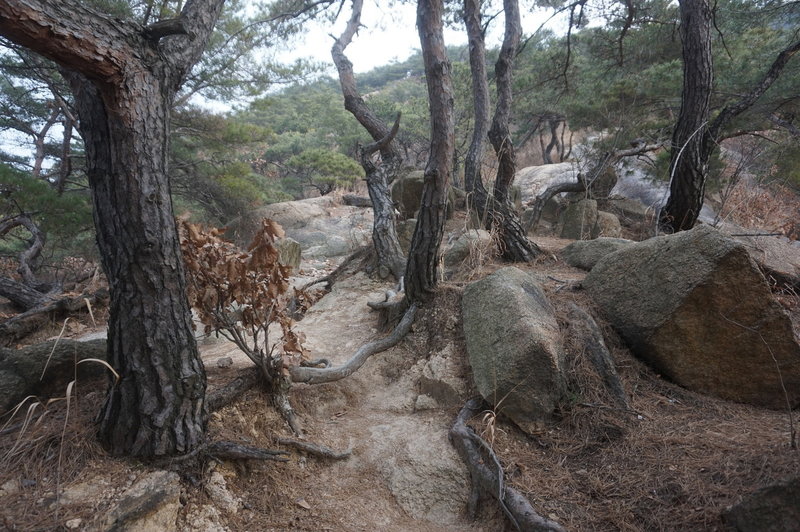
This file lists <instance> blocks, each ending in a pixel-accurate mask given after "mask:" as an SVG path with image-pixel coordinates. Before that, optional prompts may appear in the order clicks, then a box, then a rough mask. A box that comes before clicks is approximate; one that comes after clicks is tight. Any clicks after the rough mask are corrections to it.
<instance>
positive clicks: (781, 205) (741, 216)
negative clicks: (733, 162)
mask: <svg viewBox="0 0 800 532" xmlns="http://www.w3.org/2000/svg"><path fill="white" fill-rule="evenodd" d="M798 204H800V196H799V195H798V193H797V192H796V191H795V190H794V189H792V188H790V187H788V186H785V185H781V184H777V183H771V184H769V185H760V184H756V183H752V182H750V181H749V180H744V179H742V180H740V181H739V182H737V183H736V184H735V185H734V186H733V187H732V189H731V190H730V193H729V194H728V195H727V197H726V200H725V203H724V205H722V208H721V210H720V213H719V216H720V219H722V220H727V221H731V222H733V223H736V224H738V225H741V226H742V227H753V228H759V229H762V230H768V231H775V232H778V233H781V234H783V235H784V236H786V237H788V238H791V239H793V240H798V239H800V221H798V216H797V211H798V209H797V206H798Z"/></svg>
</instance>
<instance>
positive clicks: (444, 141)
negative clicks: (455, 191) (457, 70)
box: [405, 0, 455, 303]
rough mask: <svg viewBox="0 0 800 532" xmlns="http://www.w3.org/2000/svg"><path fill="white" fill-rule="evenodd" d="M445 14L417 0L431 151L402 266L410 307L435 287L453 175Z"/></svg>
mask: <svg viewBox="0 0 800 532" xmlns="http://www.w3.org/2000/svg"><path fill="white" fill-rule="evenodd" d="M443 12H444V6H443V1H442V0H419V1H418V3H417V29H418V30H419V40H420V44H421V46H422V58H423V61H424V62H425V79H426V82H427V85H428V101H429V104H430V117H431V148H430V154H429V156H428V163H427V165H426V166H425V177H424V182H423V187H422V200H421V202H420V208H419V215H418V217H417V225H416V228H415V229H414V236H413V238H412V239H411V250H410V251H409V254H408V263H407V265H406V283H405V284H406V298H407V300H408V301H409V302H411V303H417V302H423V301H425V300H427V299H428V298H429V297H430V295H431V294H432V293H433V291H434V288H435V287H436V284H437V281H438V278H437V277H438V268H439V247H440V245H441V243H442V236H443V235H444V222H445V212H446V209H445V208H446V205H447V191H448V187H449V186H450V174H451V173H452V169H453V152H454V150H455V133H454V127H455V126H454V124H455V122H454V119H453V84H452V80H451V74H450V68H451V67H450V61H449V60H448V58H447V51H446V47H445V44H444V35H443V28H442V15H443Z"/></svg>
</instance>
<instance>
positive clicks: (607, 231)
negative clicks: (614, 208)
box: [592, 211, 622, 238]
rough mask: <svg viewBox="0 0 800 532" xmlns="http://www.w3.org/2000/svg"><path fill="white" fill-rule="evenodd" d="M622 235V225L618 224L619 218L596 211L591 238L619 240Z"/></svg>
mask: <svg viewBox="0 0 800 532" xmlns="http://www.w3.org/2000/svg"><path fill="white" fill-rule="evenodd" d="M621 234H622V224H620V223H619V218H617V215H616V214H612V213H610V212H605V211H597V222H595V224H594V228H593V229H592V238H598V237H601V236H606V237H610V238H619V236H620V235H621Z"/></svg>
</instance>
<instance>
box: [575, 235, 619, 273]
mask: <svg viewBox="0 0 800 532" xmlns="http://www.w3.org/2000/svg"><path fill="white" fill-rule="evenodd" d="M629 244H633V240H626V239H624V238H606V237H602V236H601V237H599V238H597V239H595V240H577V241H575V242H573V243H571V244H570V245H568V246H567V247H565V248H564V249H563V250H562V251H561V256H562V257H563V259H564V261H565V262H566V263H567V264H569V265H570V266H574V267H576V268H580V269H582V270H587V271H588V270H591V269H592V268H594V265H595V264H597V262H598V261H599V260H600V259H602V258H603V257H605V256H606V255H608V254H610V253H614V252H615V251H619V250H620V249H622V248H624V247H625V246H627V245H629Z"/></svg>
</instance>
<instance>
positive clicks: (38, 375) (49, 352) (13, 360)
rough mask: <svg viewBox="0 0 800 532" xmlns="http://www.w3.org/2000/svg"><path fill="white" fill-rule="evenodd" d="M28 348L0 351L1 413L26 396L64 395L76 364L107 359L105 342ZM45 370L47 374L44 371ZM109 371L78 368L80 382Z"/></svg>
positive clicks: (90, 366)
mask: <svg viewBox="0 0 800 532" xmlns="http://www.w3.org/2000/svg"><path fill="white" fill-rule="evenodd" d="M55 343H56V342H55V341H48V342H44V343H41V344H36V345H31V346H28V347H24V348H22V349H4V348H0V368H2V369H0V413H3V412H6V411H8V410H9V409H11V408H14V406H15V405H17V404H18V403H19V401H21V400H22V399H24V398H25V397H27V396H28V395H35V396H37V397H39V398H41V399H46V398H50V397H58V396H61V395H64V394H65V393H66V388H67V384H69V382H70V381H71V380H73V379H74V378H75V372H76V366H75V363H76V361H78V360H83V359H85V358H98V359H100V360H105V358H106V341H105V340H92V341H90V342H76V341H74V340H64V339H62V340H60V341H59V342H58V345H57V347H56V348H55V350H54V349H53V345H54V344H55ZM45 368H47V369H46V371H45ZM107 371H108V370H107V369H106V368H105V367H104V366H103V365H102V364H99V363H93V362H86V363H83V364H78V366H77V378H78V380H79V381H82V380H86V379H89V378H93V377H97V376H100V375H103V374H104V373H105V372H107Z"/></svg>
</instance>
